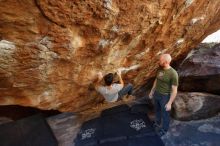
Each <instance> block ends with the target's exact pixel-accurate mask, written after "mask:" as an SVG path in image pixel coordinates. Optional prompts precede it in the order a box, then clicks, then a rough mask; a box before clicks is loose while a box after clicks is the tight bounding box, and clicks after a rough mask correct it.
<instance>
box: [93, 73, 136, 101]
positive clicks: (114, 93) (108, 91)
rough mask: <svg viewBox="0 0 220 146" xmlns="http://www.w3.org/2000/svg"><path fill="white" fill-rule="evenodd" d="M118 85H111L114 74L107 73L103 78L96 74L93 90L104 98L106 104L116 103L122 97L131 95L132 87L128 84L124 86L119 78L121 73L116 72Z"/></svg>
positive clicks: (100, 74)
mask: <svg viewBox="0 0 220 146" xmlns="http://www.w3.org/2000/svg"><path fill="white" fill-rule="evenodd" d="M116 74H117V76H118V78H119V83H113V81H114V74H113V73H108V74H107V75H105V76H104V77H103V75H102V73H101V72H99V73H98V74H97V76H98V77H97V80H96V82H95V89H96V90H97V91H98V92H99V93H100V94H101V95H102V96H103V97H104V98H105V100H106V101H107V102H116V101H117V100H118V99H121V98H122V97H123V96H124V95H132V91H133V85H132V84H130V83H129V84H128V85H126V86H124V81H123V79H122V77H121V71H120V70H118V71H117V72H116ZM102 79H104V82H105V85H104V86H103V85H101V81H102Z"/></svg>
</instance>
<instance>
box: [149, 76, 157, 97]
mask: <svg viewBox="0 0 220 146" xmlns="http://www.w3.org/2000/svg"><path fill="white" fill-rule="evenodd" d="M156 82H157V79H155V80H154V84H153V87H152V89H151V91H150V94H149V98H150V99H152V98H153V94H154V91H155V88H156Z"/></svg>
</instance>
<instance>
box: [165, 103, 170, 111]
mask: <svg viewBox="0 0 220 146" xmlns="http://www.w3.org/2000/svg"><path fill="white" fill-rule="evenodd" d="M165 108H166V111H170V110H171V104H170V103H169V102H168V103H167V104H166V105H165Z"/></svg>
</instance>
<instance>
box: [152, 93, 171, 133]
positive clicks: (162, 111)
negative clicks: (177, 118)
mask: <svg viewBox="0 0 220 146" xmlns="http://www.w3.org/2000/svg"><path fill="white" fill-rule="evenodd" d="M153 97H154V104H155V113H156V119H155V122H156V124H157V125H161V126H162V127H161V128H162V129H163V130H164V131H168V129H169V124H170V113H169V112H168V111H166V107H165V105H166V104H167V103H168V101H169V99H170V94H167V95H164V94H161V93H159V92H157V91H155V92H154V95H153Z"/></svg>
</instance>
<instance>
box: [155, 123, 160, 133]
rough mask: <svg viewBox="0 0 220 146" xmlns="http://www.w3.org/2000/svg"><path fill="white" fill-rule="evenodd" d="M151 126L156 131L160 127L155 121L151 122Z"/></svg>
mask: <svg viewBox="0 0 220 146" xmlns="http://www.w3.org/2000/svg"><path fill="white" fill-rule="evenodd" d="M153 127H154V129H155V130H156V131H158V130H159V129H160V125H158V124H157V123H156V122H154V123H153Z"/></svg>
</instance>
